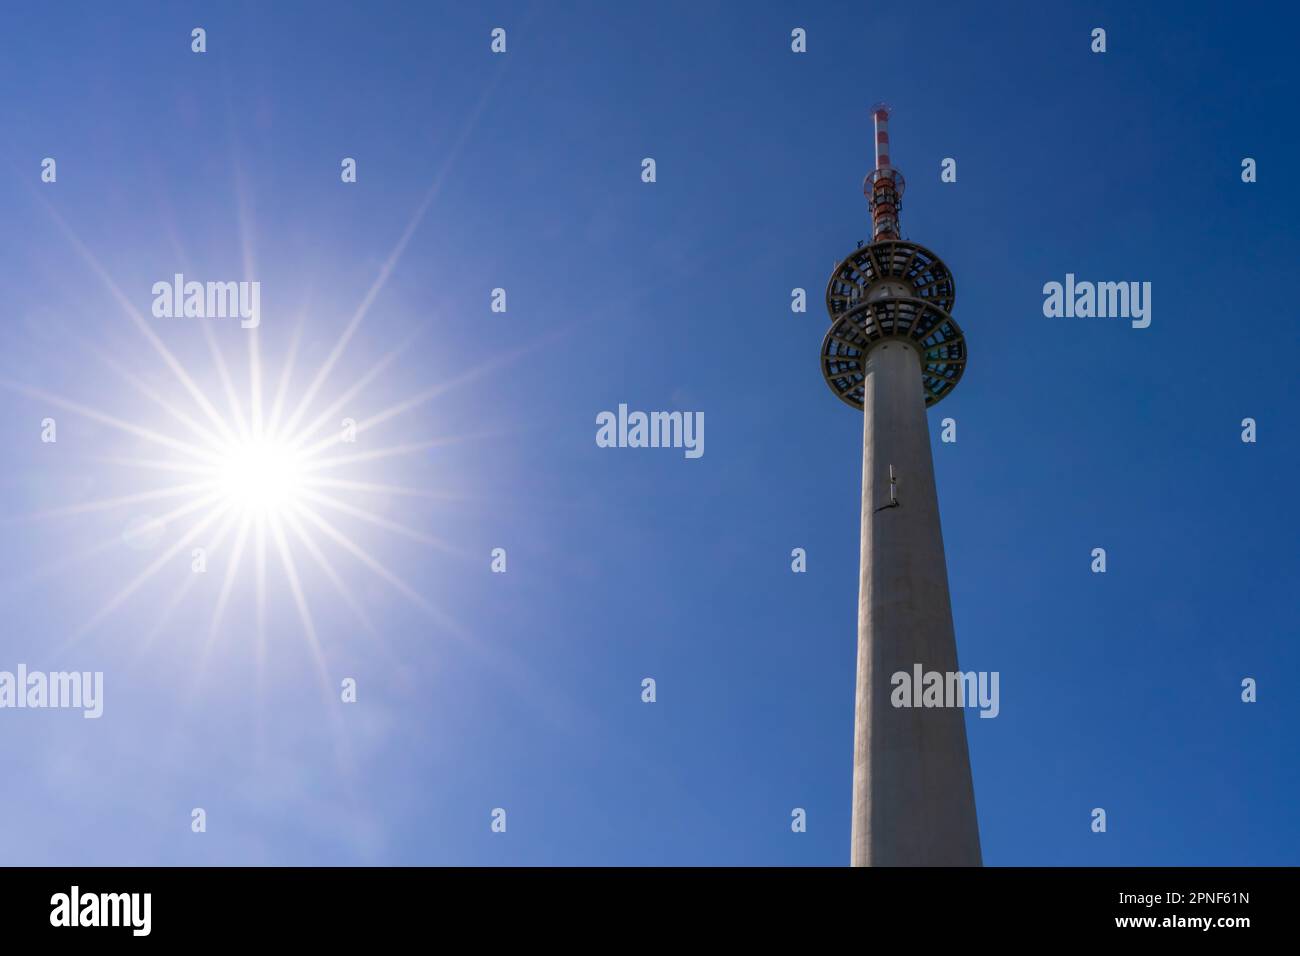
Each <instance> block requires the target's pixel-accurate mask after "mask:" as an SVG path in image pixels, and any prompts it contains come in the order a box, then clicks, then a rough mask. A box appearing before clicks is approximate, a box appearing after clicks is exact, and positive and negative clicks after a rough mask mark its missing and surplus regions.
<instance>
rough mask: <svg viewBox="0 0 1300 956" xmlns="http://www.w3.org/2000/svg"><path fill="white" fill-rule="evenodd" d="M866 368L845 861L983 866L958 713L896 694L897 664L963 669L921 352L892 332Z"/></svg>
mask: <svg viewBox="0 0 1300 956" xmlns="http://www.w3.org/2000/svg"><path fill="white" fill-rule="evenodd" d="M864 369H865V376H864V379H863V442H862V541H861V558H862V563H861V577H860V582H859V590H858V669H857V704H856V708H855V714H854V744H853V831H852V853H851V862H852V864H853V865H854V866H978V865H979V864H980V845H979V827H978V824H977V822H976V818H975V794H974V787H973V785H972V781H971V772H970V762H969V758H968V757H967V747H966V721H965V713H964V712H963V711H962V710H961V709H960V708H955V707H933V708H927V707H895V706H893V703H892V701H891V695H892V694H893V692H894V684H893V682H892V680H891V678H892V676H893V675H894V674H898V673H903V674H907V675H908V677H909V680H910V678H911V677H912V674H913V671H914V668H915V666H916V665H917V664H920V665H921V667H922V669H923V670H924V671H938V672H940V673H943V674H949V673H956V672H957V670H958V668H957V645H956V639H955V636H954V634H953V626H952V607H951V603H950V600H949V596H948V572H947V567H946V566H945V562H944V552H943V532H942V529H941V528H940V524H939V498H938V494H937V493H936V490H935V483H934V463H933V461H932V460H931V456H930V433H929V429H928V428H927V426H926V416H925V408H926V405H925V391H924V390H923V388H922V385H921V362H920V356H919V355H918V353H917V351H916V347H915V346H914V345H913V344H912V343H910V342H905V341H902V340H898V339H895V340H893V341H888V342H884V343H882V344H880V345H879V346H877V347H875V348H873V349H871V350H870V352H869V353H868V354H867V358H866V362H865V366H864ZM894 502H896V504H894ZM909 703H910V701H909Z"/></svg>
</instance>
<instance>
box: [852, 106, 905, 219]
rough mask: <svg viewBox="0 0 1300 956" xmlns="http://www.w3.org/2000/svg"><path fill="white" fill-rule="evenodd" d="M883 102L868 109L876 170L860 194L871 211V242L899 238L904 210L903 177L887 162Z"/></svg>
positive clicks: (886, 109) (886, 121)
mask: <svg viewBox="0 0 1300 956" xmlns="http://www.w3.org/2000/svg"><path fill="white" fill-rule="evenodd" d="M890 112H891V110H890V108H889V105H888V104H886V103H877V104H876V105H875V106H873V107H871V114H872V116H873V117H874V118H875V121H876V168H875V169H873V170H872V171H871V172H869V173H868V174H867V178H866V179H865V180H864V181H863V183H862V192H863V193H864V194H865V195H866V197H867V205H868V206H869V207H870V209H871V241H872V242H880V241H881V240H884V239H897V238H899V231H898V214H899V212H900V211H902V208H903V189H904V188H906V186H907V183H906V182H904V181H903V174H902V173H900V172H899V171H898V170H896V169H895V168H894V167H893V166H892V165H890V162H889V114H890Z"/></svg>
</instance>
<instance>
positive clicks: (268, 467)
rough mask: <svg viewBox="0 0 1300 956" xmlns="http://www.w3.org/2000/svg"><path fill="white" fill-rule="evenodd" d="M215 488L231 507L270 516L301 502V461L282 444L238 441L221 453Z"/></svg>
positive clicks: (287, 445)
mask: <svg viewBox="0 0 1300 956" xmlns="http://www.w3.org/2000/svg"><path fill="white" fill-rule="evenodd" d="M217 485H218V487H219V489H220V491H221V495H222V497H223V498H225V499H226V501H227V503H229V504H230V505H232V506H233V507H235V508H237V509H239V510H241V511H244V512H246V513H248V512H251V513H254V514H259V515H262V516H269V517H273V516H276V515H278V514H280V513H282V512H284V511H287V510H292V509H293V508H294V507H296V506H297V505H299V504H300V503H301V497H302V491H303V488H304V484H303V468H302V461H301V459H300V457H299V456H298V454H296V453H295V451H294V450H293V449H292V448H291V447H290V446H289V444H287V443H285V442H277V441H274V440H267V439H261V440H249V441H244V442H240V443H239V444H236V445H231V446H228V447H227V448H225V449H224V450H223V451H222V454H221V465H220V467H219V470H218V475H217Z"/></svg>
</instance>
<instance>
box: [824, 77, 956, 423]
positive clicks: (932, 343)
mask: <svg viewBox="0 0 1300 956" xmlns="http://www.w3.org/2000/svg"><path fill="white" fill-rule="evenodd" d="M871 112H872V116H873V117H874V119H875V126H876V168H875V169H873V170H872V171H871V172H870V173H869V174H868V175H867V178H866V181H865V182H864V184H863V192H864V193H866V196H867V200H868V203H869V205H870V209H871V223H872V226H871V228H872V236H873V239H872V241H871V242H870V243H868V244H867V245H865V246H863V247H862V248H860V249H858V250H856V251H855V252H853V253H850V254H849V255H848V256H847V257H846V258H845V259H844V260H843V261H841V262H840V263H839V265H837V266H836V267H835V271H834V272H833V273H832V274H831V278H830V282H828V283H827V285H826V311H827V312H828V313H829V314H830V319H831V328H830V331H828V332H827V333H826V338H825V339H824V340H823V341H822V355H821V365H822V375H823V377H824V378H825V379H826V384H827V385H828V386H830V389H831V391H832V392H834V393H835V395H836V397H838V398H839V399H840V400H841V401H843V402H845V403H846V404H848V405H851V406H853V407H854V408H859V409H860V408H862V383H863V380H864V378H865V376H866V357H867V353H868V352H870V351H871V349H872V348H874V347H875V346H876V345H878V344H880V343H882V342H887V341H889V340H891V339H904V340H907V341H908V342H909V344H910V345H912V347H913V348H914V349H915V350H916V351H917V353H918V354H919V355H920V357H921V382H922V387H923V389H924V391H925V404H926V405H927V406H929V405H933V404H935V403H936V402H938V401H939V400H940V399H942V398H944V397H945V396H946V395H948V394H949V393H950V392H951V391H952V390H953V388H954V387H956V385H957V382H958V381H959V380H960V379H961V376H962V373H963V372H964V371H965V370H966V338H965V336H964V335H963V334H962V331H961V327H960V326H958V325H957V323H956V321H955V320H954V319H953V317H952V316H951V315H950V314H949V313H950V311H951V310H952V307H953V304H954V303H955V301H956V297H957V292H956V286H955V284H954V282H953V277H952V273H951V272H949V271H948V267H947V266H946V265H944V262H943V260H942V259H940V258H939V257H938V256H937V255H935V254H934V253H933V252H932V251H930V250H929V249H927V248H926V247H925V246H922V245H920V244H918V243H915V242H909V241H906V240H903V239H901V238H899V232H898V214H899V212H900V211H901V209H902V194H903V189H904V186H905V183H904V182H903V176H902V173H900V172H899V171H898V170H897V169H895V168H894V167H893V164H892V163H891V161H890V154H889V116H890V112H891V110H890V108H889V107H888V106H887V105H885V104H884V103H878V104H876V106H874V107H872V111H871Z"/></svg>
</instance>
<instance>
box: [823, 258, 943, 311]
mask: <svg viewBox="0 0 1300 956" xmlns="http://www.w3.org/2000/svg"><path fill="white" fill-rule="evenodd" d="M881 279H894V280H901V281H903V282H904V283H906V284H907V285H908V286H910V287H911V290H912V292H911V294H912V296H913V297H914V298H917V299H923V300H925V301H926V302H930V303H932V304H934V305H936V306H938V307H939V308H940V309H942V310H943V311H945V312H951V311H952V307H953V304H954V303H955V302H956V300H957V290H956V286H955V285H954V284H953V280H952V273H951V272H949V271H948V267H947V266H946V265H944V264H943V260H942V259H940V258H939V257H938V256H936V255H935V254H934V253H933V252H931V251H930V250H929V249H927V248H925V246H922V245H918V244H917V243H915V242H908V241H906V240H904V239H884V240H882V241H880V242H872V243H868V244H867V245H865V246H863V247H862V248H861V249H858V250H857V251H856V252H854V253H853V254H851V255H850V256H848V257H847V258H846V259H844V261H842V262H841V263H840V264H839V265H837V266H836V267H835V271H834V272H833V273H832V274H831V280H830V282H828V283H827V285H826V311H827V312H829V313H830V315H831V319H832V320H833V319H835V318H836V317H837V316H839V315H842V314H843V313H845V312H849V311H851V310H852V309H855V308H857V307H858V306H860V305H862V303H863V302H865V301H866V296H867V290H868V289H869V288H870V287H871V285H872V284H873V283H875V282H878V281H879V280H881Z"/></svg>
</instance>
